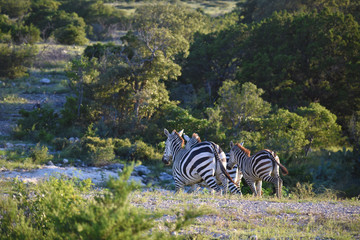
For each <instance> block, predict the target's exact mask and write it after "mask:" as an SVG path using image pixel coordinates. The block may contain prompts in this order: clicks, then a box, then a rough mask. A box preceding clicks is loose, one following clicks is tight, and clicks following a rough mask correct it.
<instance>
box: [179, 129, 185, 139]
mask: <svg viewBox="0 0 360 240" xmlns="http://www.w3.org/2000/svg"><path fill="white" fill-rule="evenodd" d="M183 133H184V129H183V130H181V131H180V132H179V135H180V137H181V136H182V135H183Z"/></svg>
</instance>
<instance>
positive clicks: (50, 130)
mask: <svg viewBox="0 0 360 240" xmlns="http://www.w3.org/2000/svg"><path fill="white" fill-rule="evenodd" d="M19 113H20V114H21V116H22V118H20V119H19V120H18V128H17V129H15V131H14V132H13V136H14V137H15V138H17V139H26V140H32V141H46V142H50V141H51V140H52V139H53V138H54V134H56V133H57V129H58V128H57V126H58V121H59V115H58V114H57V113H55V111H54V109H52V108H50V107H49V106H44V107H42V108H36V109H34V110H33V111H26V110H23V109H22V110H20V111H19Z"/></svg>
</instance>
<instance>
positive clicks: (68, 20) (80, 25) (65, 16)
mask: <svg viewBox="0 0 360 240" xmlns="http://www.w3.org/2000/svg"><path fill="white" fill-rule="evenodd" d="M52 21H53V24H54V25H55V27H56V30H55V31H54V36H55V38H56V39H57V41H58V42H59V43H61V44H65V45H73V44H75V45H85V44H86V43H88V39H87V38H86V33H85V26H86V24H85V22H84V20H83V19H82V18H81V17H79V16H78V15H77V14H76V13H66V12H64V11H59V12H57V13H56V14H55V15H54V16H53V18H52Z"/></svg>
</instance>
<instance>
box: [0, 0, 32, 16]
mask: <svg viewBox="0 0 360 240" xmlns="http://www.w3.org/2000/svg"><path fill="white" fill-rule="evenodd" d="M30 3H31V0H18V1H12V0H0V6H1V9H0V10H1V13H3V14H6V15H8V16H9V17H10V18H17V17H22V16H24V15H25V14H26V13H27V12H28V11H29V9H30Z"/></svg>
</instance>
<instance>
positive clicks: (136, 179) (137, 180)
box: [129, 176, 145, 187]
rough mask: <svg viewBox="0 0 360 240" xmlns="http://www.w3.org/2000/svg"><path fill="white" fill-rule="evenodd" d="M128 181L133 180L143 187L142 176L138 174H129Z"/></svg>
mask: <svg viewBox="0 0 360 240" xmlns="http://www.w3.org/2000/svg"><path fill="white" fill-rule="evenodd" d="M129 181H130V182H131V181H134V182H136V183H138V184H140V186H142V187H145V184H144V183H143V178H142V177H140V176H130V178H129Z"/></svg>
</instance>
